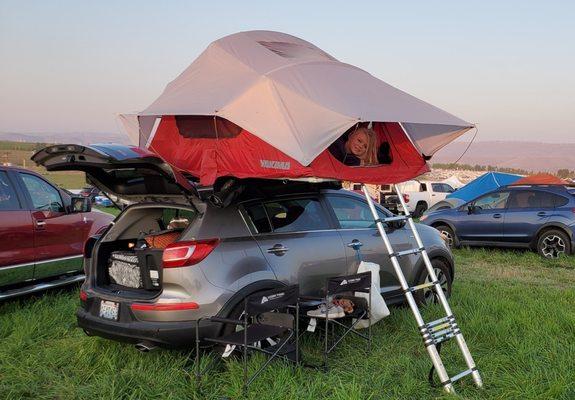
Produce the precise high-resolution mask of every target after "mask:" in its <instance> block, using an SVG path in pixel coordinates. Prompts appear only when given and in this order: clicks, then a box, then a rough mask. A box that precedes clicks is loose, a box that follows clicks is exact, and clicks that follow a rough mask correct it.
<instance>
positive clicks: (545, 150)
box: [431, 141, 575, 173]
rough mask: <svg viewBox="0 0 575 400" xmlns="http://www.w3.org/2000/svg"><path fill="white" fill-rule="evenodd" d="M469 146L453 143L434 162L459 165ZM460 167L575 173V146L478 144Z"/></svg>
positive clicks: (495, 142)
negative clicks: (488, 166)
mask: <svg viewBox="0 0 575 400" xmlns="http://www.w3.org/2000/svg"><path fill="white" fill-rule="evenodd" d="M468 144H469V143H468V142H455V143H451V144H450V145H448V146H446V147H445V148H443V149H441V150H440V151H439V152H438V153H437V154H436V155H435V156H434V157H433V158H432V160H431V162H432V163H452V162H455V161H456V160H457V159H458V158H459V157H460V156H461V154H462V153H463V152H464V151H465V148H466V147H467V145H468ZM459 163H461V164H470V165H476V164H478V165H492V166H496V167H500V168H504V167H508V168H520V169H524V170H527V171H547V172H551V173H556V172H557V170H558V169H562V168H567V169H570V170H573V169H575V143H563V144H560V143H558V144H555V143H537V142H505V141H493V142H475V143H473V144H472V145H471V147H470V149H469V151H468V152H467V153H466V154H465V155H464V156H463V158H462V159H461V160H460V161H459Z"/></svg>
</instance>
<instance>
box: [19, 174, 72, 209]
mask: <svg viewBox="0 0 575 400" xmlns="http://www.w3.org/2000/svg"><path fill="white" fill-rule="evenodd" d="M20 176H21V177H22V181H23V182H24V186H26V189H28V192H29V193H30V198H31V199H32V205H33V206H34V209H35V210H42V211H54V212H63V211H64V205H63V203H62V198H61V197H60V192H58V190H57V189H56V188H55V187H54V186H52V185H50V184H49V183H47V182H46V181H44V180H42V179H40V178H38V177H37V176H34V175H30V174H24V173H21V174H20Z"/></svg>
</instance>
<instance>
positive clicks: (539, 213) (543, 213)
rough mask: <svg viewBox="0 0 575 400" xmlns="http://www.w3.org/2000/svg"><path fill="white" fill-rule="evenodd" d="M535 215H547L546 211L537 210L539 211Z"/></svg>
mask: <svg viewBox="0 0 575 400" xmlns="http://www.w3.org/2000/svg"><path fill="white" fill-rule="evenodd" d="M537 216H538V217H546V216H547V213H546V212H545V211H539V212H538V213H537Z"/></svg>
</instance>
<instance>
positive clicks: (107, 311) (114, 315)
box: [100, 300, 120, 321]
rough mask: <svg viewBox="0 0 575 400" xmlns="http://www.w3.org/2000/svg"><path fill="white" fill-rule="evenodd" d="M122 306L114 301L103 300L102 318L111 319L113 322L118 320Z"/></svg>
mask: <svg viewBox="0 0 575 400" xmlns="http://www.w3.org/2000/svg"><path fill="white" fill-rule="evenodd" d="M119 309H120V304H118V303H116V302H114V301H107V300H102V301H101V302H100V318H105V319H111V320H112V321H117V320H118V310H119Z"/></svg>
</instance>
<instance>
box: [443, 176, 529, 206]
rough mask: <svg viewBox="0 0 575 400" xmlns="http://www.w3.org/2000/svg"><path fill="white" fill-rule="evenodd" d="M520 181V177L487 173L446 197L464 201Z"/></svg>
mask: <svg viewBox="0 0 575 400" xmlns="http://www.w3.org/2000/svg"><path fill="white" fill-rule="evenodd" d="M519 179H521V175H514V174H504V173H503V172H488V173H486V174H483V175H481V176H480V177H479V178H476V179H474V180H472V181H471V182H469V183H468V184H467V185H465V186H463V187H462V188H461V189H459V190H456V191H455V192H453V193H451V194H449V195H448V196H447V198H448V199H453V198H455V199H461V200H465V201H470V200H473V199H474V198H476V197H478V196H481V195H482V194H485V193H488V192H490V191H492V190H495V189H497V188H498V187H501V186H507V185H511V184H512V183H514V182H516V181H518V180H519Z"/></svg>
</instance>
